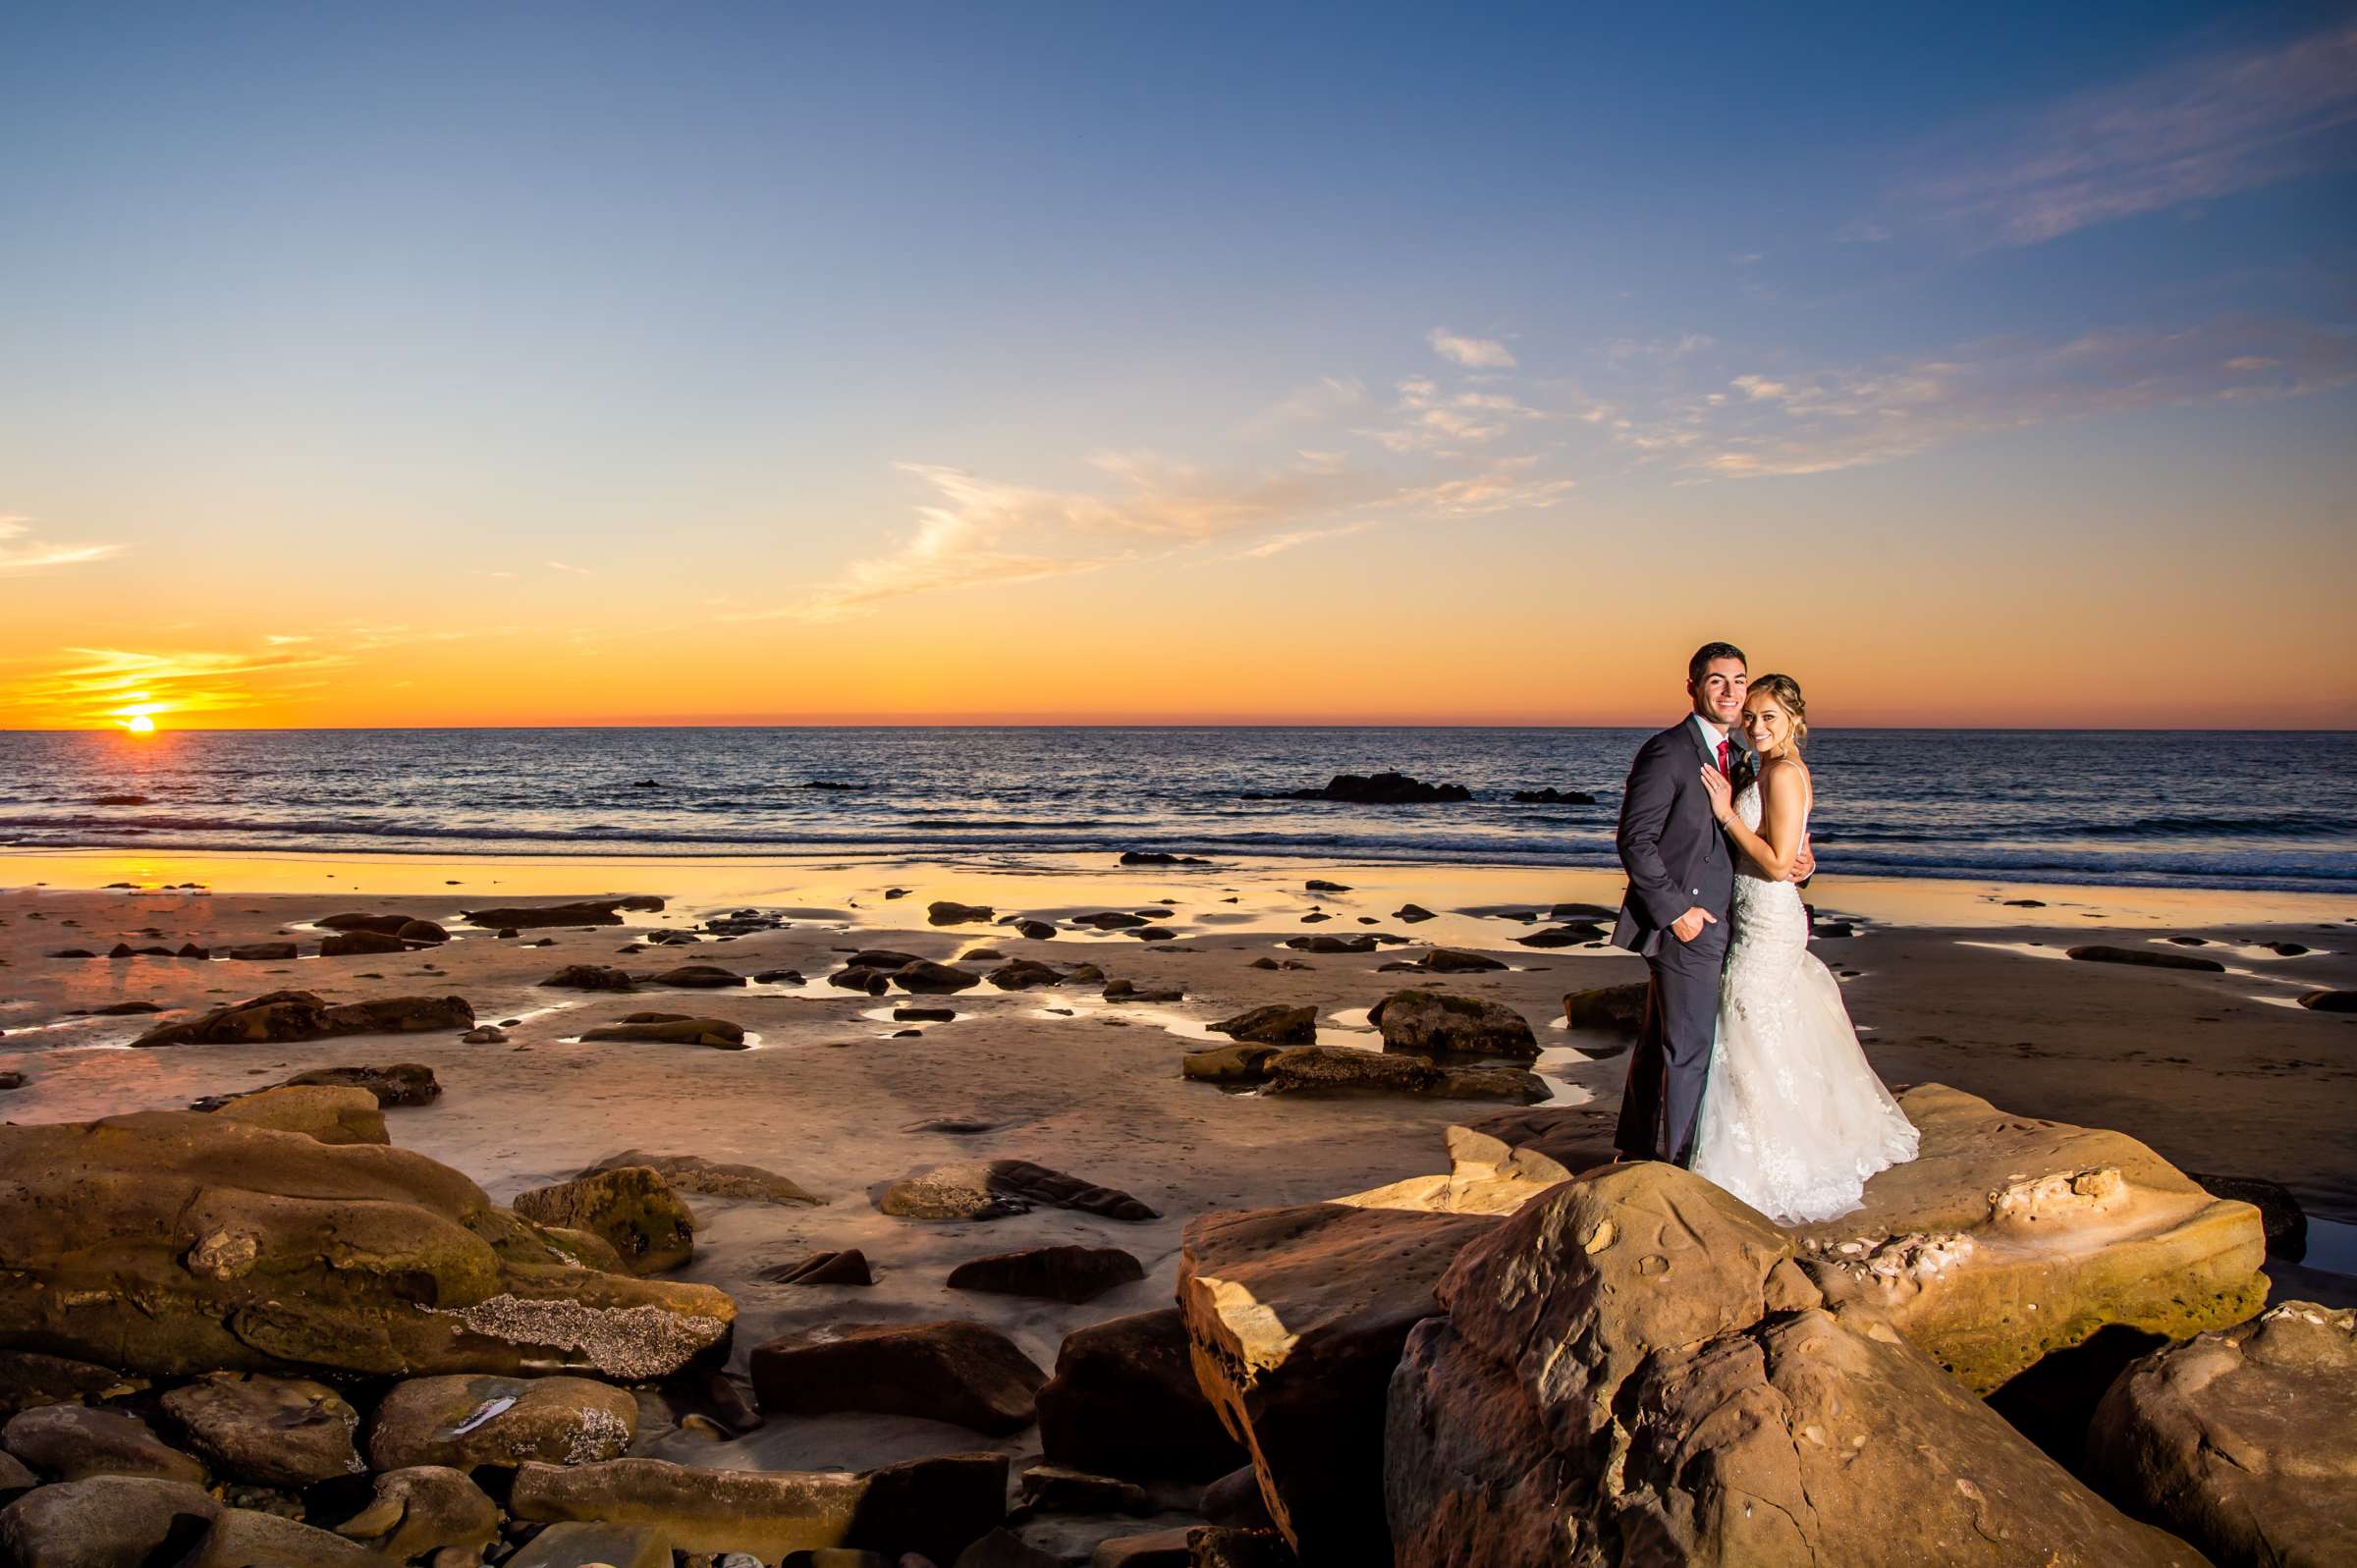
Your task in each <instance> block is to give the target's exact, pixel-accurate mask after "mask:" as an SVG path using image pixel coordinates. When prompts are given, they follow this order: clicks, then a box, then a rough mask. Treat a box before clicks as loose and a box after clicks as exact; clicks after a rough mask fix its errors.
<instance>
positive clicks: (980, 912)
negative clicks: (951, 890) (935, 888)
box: [925, 898, 998, 926]
mask: <svg viewBox="0 0 2357 1568" xmlns="http://www.w3.org/2000/svg"><path fill="white" fill-rule="evenodd" d="M925 918H926V919H927V920H928V921H930V922H932V923H933V924H934V925H937V926H966V925H978V924H981V923H983V922H986V921H990V920H995V919H997V918H998V912H997V911H996V910H994V909H992V908H991V907H990V906H988V905H987V904H972V903H959V902H958V901H957V900H956V899H954V898H936V899H934V900H933V902H931V903H929V904H927V905H925Z"/></svg>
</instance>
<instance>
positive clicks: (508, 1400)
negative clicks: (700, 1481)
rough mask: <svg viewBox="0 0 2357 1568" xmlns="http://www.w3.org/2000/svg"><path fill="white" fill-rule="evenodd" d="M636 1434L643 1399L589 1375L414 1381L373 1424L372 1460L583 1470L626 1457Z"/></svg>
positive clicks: (385, 1403) (401, 1387) (394, 1464)
mask: <svg viewBox="0 0 2357 1568" xmlns="http://www.w3.org/2000/svg"><path fill="white" fill-rule="evenodd" d="M637 1434H638V1401H637V1400H635V1399H633V1398H631V1397H630V1394H629V1393H628V1392H626V1391H625V1390H623V1389H620V1388H616V1387H614V1386H612V1385H611V1384H609V1383H602V1382H597V1381H595V1380H593V1379H588V1378H562V1377H560V1378H486V1377H473V1378H411V1379H409V1380H408V1381H406V1382H403V1383H399V1384H396V1385H395V1387H394V1389H393V1391H392V1392H391V1393H388V1394H387V1395H385V1397H384V1398H383V1399H382V1400H381V1401H379V1402H378V1404H377V1407H376V1413H375V1415H374V1416H372V1417H371V1418H370V1419H369V1424H368V1461H369V1463H370V1464H372V1465H373V1466H375V1467H376V1468H377V1469H378V1470H405V1469H408V1468H409V1467H411V1466H412V1465H439V1466H446V1467H448V1468H449V1469H452V1470H477V1469H480V1468H482V1467H484V1466H486V1465H489V1466H496V1467H503V1468H504V1467H513V1466H516V1465H520V1464H522V1463H523V1462H524V1461H525V1460H527V1459H536V1460H541V1461H543V1462H545V1463H548V1464H558V1465H585V1464H592V1463H595V1462H596V1461H598V1460H601V1459H615V1458H619V1457H621V1454H622V1451H623V1450H624V1449H625V1448H628V1447H629V1446H630V1439H631V1438H632V1437H635V1436H636V1435H637Z"/></svg>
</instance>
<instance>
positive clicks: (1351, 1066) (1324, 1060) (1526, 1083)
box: [1262, 1046, 1547, 1105]
mask: <svg viewBox="0 0 2357 1568" xmlns="http://www.w3.org/2000/svg"><path fill="white" fill-rule="evenodd" d="M1262 1071H1263V1072H1264V1073H1265V1074H1266V1076H1267V1080H1268V1084H1267V1087H1266V1088H1265V1089H1264V1090H1263V1091H1262V1093H1264V1094H1272V1095H1283V1094H1295V1095H1346V1094H1387V1095H1416V1096H1419V1097H1421V1098H1424V1099H1427V1100H1511V1101H1517V1102H1519V1103H1520V1104H1523V1105H1534V1104H1536V1103H1537V1102H1539V1101H1541V1100H1544V1099H1546V1098H1547V1085H1546V1083H1545V1081H1544V1080H1542V1079H1541V1078H1540V1077H1539V1076H1538V1075H1537V1074H1536V1073H1531V1072H1525V1071H1523V1070H1522V1069H1521V1068H1519V1067H1450V1066H1443V1065H1442V1064H1440V1063H1439V1062H1435V1061H1431V1060H1428V1059H1426V1058H1425V1057H1422V1056H1406V1055H1388V1054H1382V1053H1378V1052H1373V1051H1358V1050H1354V1049H1352V1048H1350V1047H1347V1046H1295V1047H1293V1048H1292V1049H1290V1050H1288V1051H1281V1052H1279V1053H1278V1054H1276V1055H1274V1056H1271V1057H1269V1058H1268V1060H1267V1061H1266V1062H1264V1063H1262Z"/></svg>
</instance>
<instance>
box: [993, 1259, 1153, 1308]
mask: <svg viewBox="0 0 2357 1568" xmlns="http://www.w3.org/2000/svg"><path fill="white" fill-rule="evenodd" d="M1145 1277H1146V1271H1145V1268H1144V1266H1143V1265H1141V1264H1139V1263H1138V1261H1137V1260H1136V1259H1135V1258H1133V1257H1131V1256H1130V1255H1129V1254H1128V1253H1125V1252H1124V1251H1122V1250H1121V1249H1120V1248H1119V1247H1077V1246H1063V1247H1033V1248H1029V1249H1027V1250H1025V1251H1022V1252H1008V1253H1000V1254H998V1255H997V1256H995V1257H990V1258H974V1259H970V1260H968V1261H967V1262H965V1263H961V1264H959V1266H958V1267H957V1268H955V1269H953V1270H951V1271H950V1277H949V1281H948V1283H949V1287H950V1288H951V1289H952V1290H988V1291H995V1292H997V1293H998V1294H1000V1295H1006V1296H1038V1297H1041V1298H1043V1299H1045V1300H1048V1301H1069V1302H1073V1303H1078V1302H1083V1301H1094V1300H1096V1299H1097V1297H1099V1296H1101V1295H1103V1294H1105V1292H1107V1291H1108V1290H1113V1289H1117V1288H1119V1287H1120V1286H1123V1285H1126V1284H1133V1283H1135V1282H1136V1281H1138V1280H1140V1279H1143V1278H1145Z"/></svg>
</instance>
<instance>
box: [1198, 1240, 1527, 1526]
mask: <svg viewBox="0 0 2357 1568" xmlns="http://www.w3.org/2000/svg"><path fill="white" fill-rule="evenodd" d="M1498 1223H1499V1221H1498V1220H1496V1219H1495V1218H1491V1217H1484V1216H1472V1215H1429V1214H1412V1213H1404V1212H1400V1211H1397V1210H1382V1209H1361V1208H1355V1207H1351V1206H1348V1205H1343V1204H1305V1205H1302V1206H1300V1207H1298V1208H1292V1209H1271V1210H1261V1211H1255V1212H1245V1213H1236V1212H1229V1213H1220V1214H1210V1215H1205V1216H1203V1217H1200V1218H1198V1219H1195V1220H1193V1221H1191V1222H1189V1223H1188V1225H1187V1227H1186V1241H1185V1254H1184V1258H1183V1260H1182V1261H1181V1263H1180V1265H1179V1270H1178V1306H1179V1310H1180V1312H1181V1313H1182V1314H1183V1316H1184V1322H1185V1326H1186V1335H1187V1342H1188V1350H1189V1353H1190V1356H1191V1359H1192V1360H1193V1363H1194V1368H1195V1379H1196V1381H1197V1383H1198V1384H1199V1385H1200V1386H1201V1388H1202V1390H1203V1392H1204V1394H1205V1395H1206V1396H1208V1397H1209V1399H1210V1400H1211V1403H1212V1406H1213V1408H1214V1409H1215V1410H1217V1411H1218V1412H1219V1415H1220V1418H1221V1420H1222V1422H1223V1423H1224V1424H1225V1425H1226V1427H1227V1429H1228V1432H1229V1433H1230V1435H1232V1436H1233V1437H1234V1438H1235V1439H1236V1440H1237V1441H1238V1442H1241V1443H1242V1444H1243V1445H1244V1446H1245V1448H1246V1450H1247V1451H1248V1452H1249V1453H1250V1455H1251V1458H1252V1465H1253V1468H1254V1470H1255V1471H1257V1472H1258V1474H1259V1477H1260V1487H1261V1495H1262V1497H1263V1499H1264V1500H1265V1501H1266V1503H1267V1504H1268V1509H1269V1514H1270V1517H1271V1518H1273V1519H1274V1520H1275V1521H1276V1522H1277V1524H1278V1526H1279V1528H1281V1529H1282V1530H1284V1531H1285V1533H1286V1537H1287V1539H1288V1541H1291V1542H1292V1543H1293V1545H1294V1547H1295V1549H1296V1550H1298V1551H1299V1552H1300V1553H1301V1554H1302V1556H1303V1557H1304V1558H1305V1559H1309V1560H1313V1561H1332V1562H1336V1563H1374V1562H1388V1561H1390V1560H1391V1554H1390V1545H1389V1542H1388V1541H1387V1539H1386V1534H1385V1529H1384V1514H1383V1497H1382V1476H1383V1412H1384V1402H1385V1397H1386V1390H1387V1389H1388V1388H1389V1386H1390V1383H1391V1378H1392V1369H1393V1368H1394V1367H1396V1366H1397V1365H1398V1361H1399V1349H1400V1346H1401V1345H1402V1344H1403V1343H1404V1342H1405V1340H1406V1338H1407V1332H1408V1330H1409V1329H1410V1328H1412V1327H1414V1326H1415V1325H1417V1324H1418V1323H1420V1322H1422V1321H1423V1320H1424V1319H1426V1318H1428V1317H1431V1316H1432V1315H1433V1314H1435V1313H1437V1312H1439V1311H1440V1306H1439V1304H1438V1302H1437V1301H1436V1300H1435V1299H1434V1296H1433V1286H1434V1284H1435V1283H1436V1282H1437V1281H1438V1280H1439V1278H1440V1277H1441V1275H1442V1274H1443V1273H1444V1272H1445V1271H1447V1270H1448V1268H1449V1266H1450V1264H1451V1262H1452V1261H1453V1259H1454V1258H1455V1256H1456V1254H1457V1251H1458V1249H1460V1248H1462V1247H1463V1246H1464V1245H1465V1244H1466V1243H1467V1242H1469V1241H1472V1240H1473V1239H1475V1238H1476V1237H1479V1236H1481V1235H1482V1234H1484V1233H1485V1232H1486V1231H1488V1230H1489V1229H1491V1228H1492V1227H1494V1226H1495V1225H1497V1224H1498ZM1499 1560H1501V1561H1505V1560H1508V1559H1499Z"/></svg>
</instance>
